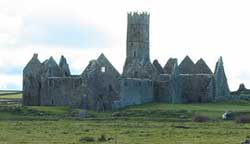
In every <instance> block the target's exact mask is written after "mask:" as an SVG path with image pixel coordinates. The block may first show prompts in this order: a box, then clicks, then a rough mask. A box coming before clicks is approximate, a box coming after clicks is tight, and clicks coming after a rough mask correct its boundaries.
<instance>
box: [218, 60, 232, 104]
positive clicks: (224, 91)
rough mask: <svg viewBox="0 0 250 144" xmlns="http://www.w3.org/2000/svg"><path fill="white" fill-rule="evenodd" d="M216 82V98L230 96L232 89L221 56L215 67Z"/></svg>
mask: <svg viewBox="0 0 250 144" xmlns="http://www.w3.org/2000/svg"><path fill="white" fill-rule="evenodd" d="M214 75H215V82H216V98H217V99H221V98H222V99H224V98H227V97H230V96H231V95H230V90H229V87H228V83H227V77H226V74H225V71H224V65H223V60H222V57H220V58H219V60H218V62H217V63H216V67H215V72H214Z"/></svg>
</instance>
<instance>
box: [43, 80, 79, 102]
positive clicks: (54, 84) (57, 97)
mask: <svg viewBox="0 0 250 144" xmlns="http://www.w3.org/2000/svg"><path fill="white" fill-rule="evenodd" d="M82 81H83V80H82V78H81V77H80V76H79V77H49V78H47V79H44V80H43V83H42V90H41V105H54V106H72V107H80V106H81V102H82V98H83V96H82V95H83V94H84V93H76V91H77V89H78V87H79V86H80V85H81V84H82Z"/></svg>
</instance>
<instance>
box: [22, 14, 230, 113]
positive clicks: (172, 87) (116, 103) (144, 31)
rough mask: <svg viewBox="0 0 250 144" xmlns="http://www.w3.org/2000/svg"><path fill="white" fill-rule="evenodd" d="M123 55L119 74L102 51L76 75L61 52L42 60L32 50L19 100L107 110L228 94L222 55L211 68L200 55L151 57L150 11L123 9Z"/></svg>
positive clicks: (212, 98) (199, 100) (220, 97)
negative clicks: (162, 60) (164, 59)
mask: <svg viewBox="0 0 250 144" xmlns="http://www.w3.org/2000/svg"><path fill="white" fill-rule="evenodd" d="M127 16H128V17H127V20H128V22H127V41H126V42H127V43H126V46H127V48H126V60H125V64H124V67H123V72H122V74H120V73H119V72H118V71H117V70H116V69H115V68H114V66H113V65H112V64H111V62H110V61H109V60H108V59H107V58H106V57H105V55H104V54H101V55H100V56H99V57H98V58H97V59H96V60H91V61H90V62H89V64H88V66H87V67H86V68H85V70H84V71H83V72H82V74H80V75H72V74H71V72H70V69H69V65H68V63H67V60H66V58H65V57H64V56H62V57H61V59H60V61H59V64H57V62H56V61H55V60H54V59H53V57H50V58H49V59H48V60H45V61H44V62H42V63H41V62H40V61H39V59H38V54H34V55H33V57H32V59H31V60H30V61H29V63H28V64H27V65H26V66H25V68H24V70H23V105H27V106H30V105H37V106H39V105H48V106H51V105H53V106H70V107H76V108H82V109H89V110H95V111H106V110H113V109H118V108H122V107H125V106H128V105H134V104H143V103H149V102H166V103H202V102H211V101H216V100H225V99H228V98H230V97H231V95H230V90H229V87H228V83H227V78H226V74H225V71H224V65H223V61H222V58H221V57H220V58H219V60H218V62H217V63H216V68H215V71H214V72H212V71H211V70H210V68H209V67H208V65H207V64H206V62H205V61H204V60H203V59H200V60H198V61H197V62H196V63H194V62H193V61H192V59H191V58H190V57H189V56H186V57H185V58H184V59H183V61H182V62H181V63H180V64H178V60H177V59H176V58H170V59H169V60H168V61H167V63H166V64H165V65H164V67H162V66H161V65H160V63H159V62H158V60H154V62H153V63H151V61H150V47H149V46H150V41H149V26H150V16H149V14H148V13H145V12H143V13H128V15H127Z"/></svg>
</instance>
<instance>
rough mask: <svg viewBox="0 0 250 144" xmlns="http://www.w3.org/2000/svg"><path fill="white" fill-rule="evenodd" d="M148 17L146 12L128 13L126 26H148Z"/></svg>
mask: <svg viewBox="0 0 250 144" xmlns="http://www.w3.org/2000/svg"><path fill="white" fill-rule="evenodd" d="M149 16H150V15H149V13H147V12H129V13H128V24H143V25H149Z"/></svg>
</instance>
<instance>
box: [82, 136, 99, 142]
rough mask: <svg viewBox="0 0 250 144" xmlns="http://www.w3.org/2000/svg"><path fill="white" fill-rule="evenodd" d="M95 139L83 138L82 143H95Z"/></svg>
mask: <svg viewBox="0 0 250 144" xmlns="http://www.w3.org/2000/svg"><path fill="white" fill-rule="evenodd" d="M94 141H95V138H93V137H83V138H81V139H80V142H94Z"/></svg>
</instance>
